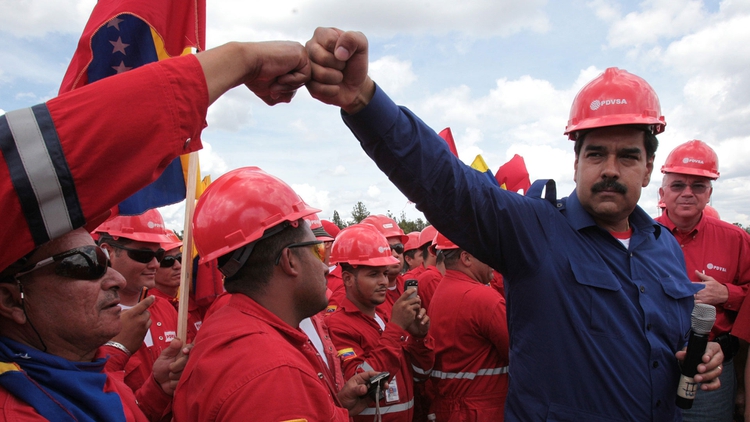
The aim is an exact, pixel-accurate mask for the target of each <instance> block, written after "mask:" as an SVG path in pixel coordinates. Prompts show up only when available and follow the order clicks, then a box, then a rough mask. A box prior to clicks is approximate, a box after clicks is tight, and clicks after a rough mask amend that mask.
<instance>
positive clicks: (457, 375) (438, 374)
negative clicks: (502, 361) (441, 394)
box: [430, 366, 508, 380]
mask: <svg viewBox="0 0 750 422" xmlns="http://www.w3.org/2000/svg"><path fill="white" fill-rule="evenodd" d="M507 373H508V367H507V366H503V367H501V368H489V369H480V370H479V371H477V372H442V371H437V370H434V369H433V370H432V373H431V374H430V376H432V377H434V378H440V379H470V380H473V379H474V378H475V377H482V376H487V375H501V374H507Z"/></svg>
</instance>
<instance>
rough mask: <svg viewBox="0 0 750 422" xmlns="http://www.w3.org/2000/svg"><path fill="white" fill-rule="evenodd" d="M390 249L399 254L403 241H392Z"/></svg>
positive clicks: (402, 250) (402, 248)
mask: <svg viewBox="0 0 750 422" xmlns="http://www.w3.org/2000/svg"><path fill="white" fill-rule="evenodd" d="M390 247H391V250H392V251H396V253H397V254H399V255H401V254H402V253H404V244H403V243H394V244H393V245H390Z"/></svg>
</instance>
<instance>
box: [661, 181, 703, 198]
mask: <svg viewBox="0 0 750 422" xmlns="http://www.w3.org/2000/svg"><path fill="white" fill-rule="evenodd" d="M688 186H690V190H691V191H692V192H693V193H694V194H696V195H700V194H703V193H706V191H707V190H708V188H710V187H711V185H709V184H706V183H701V182H696V183H693V184H690V185H688V184H686V183H682V182H674V183H672V184H671V185H669V190H671V191H672V192H674V193H680V192H682V191H684V190H685V188H686V187H688Z"/></svg>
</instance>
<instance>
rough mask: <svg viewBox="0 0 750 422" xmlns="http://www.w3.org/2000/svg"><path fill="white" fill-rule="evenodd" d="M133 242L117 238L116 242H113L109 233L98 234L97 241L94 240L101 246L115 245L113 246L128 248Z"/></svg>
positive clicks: (113, 239)
mask: <svg viewBox="0 0 750 422" xmlns="http://www.w3.org/2000/svg"><path fill="white" fill-rule="evenodd" d="M133 242H134V240H132V239H128V238H125V237H118V238H117V240H115V238H114V237H112V235H110V234H109V233H99V239H97V240H96V244H97V245H99V246H101V245H102V244H104V243H106V244H108V245H111V244H113V243H114V244H115V245H122V246H128V245H129V244H131V243H133Z"/></svg>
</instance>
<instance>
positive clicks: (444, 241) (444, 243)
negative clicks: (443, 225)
mask: <svg viewBox="0 0 750 422" xmlns="http://www.w3.org/2000/svg"><path fill="white" fill-rule="evenodd" d="M434 244H435V249H437V250H439V251H444V250H446V249H459V248H458V245H456V244H455V243H453V242H451V241H450V240H449V239H448V238H447V237H445V236H444V235H443V234H441V233H438V234H437V236H435V242H434Z"/></svg>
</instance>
